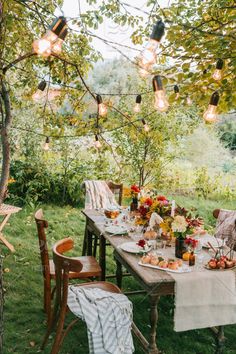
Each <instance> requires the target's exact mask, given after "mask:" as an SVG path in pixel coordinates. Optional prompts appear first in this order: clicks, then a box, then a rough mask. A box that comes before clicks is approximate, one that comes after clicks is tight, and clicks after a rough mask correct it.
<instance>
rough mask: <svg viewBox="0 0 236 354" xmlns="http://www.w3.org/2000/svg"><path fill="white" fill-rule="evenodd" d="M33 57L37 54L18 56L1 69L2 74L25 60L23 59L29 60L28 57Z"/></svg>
mask: <svg viewBox="0 0 236 354" xmlns="http://www.w3.org/2000/svg"><path fill="white" fill-rule="evenodd" d="M35 55H37V53H35V52H31V53H26V54H24V55H21V56H19V57H18V58H17V59H15V60H14V61H12V62H11V63H10V64H8V65H7V66H5V67H3V69H2V71H3V74H5V73H6V72H7V70H8V69H10V68H12V67H13V66H15V65H16V64H17V63H19V62H20V61H22V60H25V59H27V58H30V57H33V56H35Z"/></svg>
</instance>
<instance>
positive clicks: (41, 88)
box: [32, 80, 47, 101]
mask: <svg viewBox="0 0 236 354" xmlns="http://www.w3.org/2000/svg"><path fill="white" fill-rule="evenodd" d="M46 86H47V83H46V81H45V80H43V81H41V82H40V83H39V84H38V88H37V91H36V92H35V93H34V94H33V95H32V98H33V100H35V101H38V100H40V99H41V98H42V92H43V91H44V90H45V88H46Z"/></svg>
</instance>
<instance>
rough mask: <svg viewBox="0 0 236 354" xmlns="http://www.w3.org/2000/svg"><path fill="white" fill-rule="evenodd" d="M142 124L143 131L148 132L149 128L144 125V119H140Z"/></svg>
mask: <svg viewBox="0 0 236 354" xmlns="http://www.w3.org/2000/svg"><path fill="white" fill-rule="evenodd" d="M142 123H143V129H144V131H145V132H149V130H150V127H149V125H148V124H147V123H146V121H145V119H142Z"/></svg>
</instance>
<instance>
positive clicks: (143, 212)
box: [136, 196, 171, 225]
mask: <svg viewBox="0 0 236 354" xmlns="http://www.w3.org/2000/svg"><path fill="white" fill-rule="evenodd" d="M138 212H139V217H138V218H137V221H136V223H137V224H139V225H147V224H148V223H149V220H150V217H151V215H152V213H154V212H156V213H157V214H158V215H160V216H161V217H162V218H165V217H168V216H170V213H171V204H170V202H169V201H168V199H167V198H166V197H164V196H157V197H152V198H151V197H142V198H140V206H139V208H138Z"/></svg>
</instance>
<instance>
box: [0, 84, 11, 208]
mask: <svg viewBox="0 0 236 354" xmlns="http://www.w3.org/2000/svg"><path fill="white" fill-rule="evenodd" d="M1 88H2V91H1V97H2V102H3V106H4V109H1V111H2V127H1V143H2V172H1V180H0V205H1V204H2V203H3V201H4V199H5V198H6V194H7V184H8V179H9V170H10V143H9V136H8V134H9V129H10V126H11V122H12V115H11V104H10V98H9V93H8V91H7V89H6V85H5V83H4V81H3V79H2V81H1ZM1 108H2V104H1Z"/></svg>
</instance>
